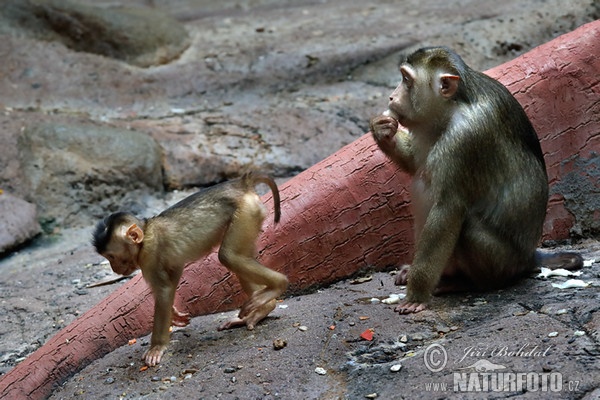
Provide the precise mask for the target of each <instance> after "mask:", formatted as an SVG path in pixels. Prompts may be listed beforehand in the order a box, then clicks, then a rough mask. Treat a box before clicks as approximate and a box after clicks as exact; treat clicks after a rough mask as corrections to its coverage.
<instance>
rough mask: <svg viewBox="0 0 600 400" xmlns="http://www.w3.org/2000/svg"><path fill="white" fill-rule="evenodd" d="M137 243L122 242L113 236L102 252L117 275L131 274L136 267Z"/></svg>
mask: <svg viewBox="0 0 600 400" xmlns="http://www.w3.org/2000/svg"><path fill="white" fill-rule="evenodd" d="M138 252H139V245H137V244H132V243H123V239H121V238H117V237H113V239H112V241H111V242H110V243H109V245H108V246H107V248H106V251H105V252H104V253H103V254H102V256H103V257H105V258H106V259H107V260H108V261H109V262H110V267H111V268H112V270H113V271H114V272H115V273H117V274H119V275H131V274H132V273H133V272H134V271H135V270H136V269H138V268H139V266H138V265H137V255H138Z"/></svg>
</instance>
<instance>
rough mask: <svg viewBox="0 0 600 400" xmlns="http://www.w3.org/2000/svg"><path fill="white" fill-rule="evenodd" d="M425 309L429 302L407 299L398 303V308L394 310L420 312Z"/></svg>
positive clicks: (409, 312) (400, 312)
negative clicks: (416, 301)
mask: <svg viewBox="0 0 600 400" xmlns="http://www.w3.org/2000/svg"><path fill="white" fill-rule="evenodd" d="M425 309H427V304H424V303H413V302H409V301H405V302H402V303H400V304H398V305H397V306H396V308H394V311H396V312H397V313H399V314H411V313H418V312H420V311H423V310H425Z"/></svg>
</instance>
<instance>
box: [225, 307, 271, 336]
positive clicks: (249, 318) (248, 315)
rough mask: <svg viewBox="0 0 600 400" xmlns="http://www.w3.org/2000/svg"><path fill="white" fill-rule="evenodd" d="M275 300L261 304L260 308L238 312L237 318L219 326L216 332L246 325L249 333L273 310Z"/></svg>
mask: <svg viewBox="0 0 600 400" xmlns="http://www.w3.org/2000/svg"><path fill="white" fill-rule="evenodd" d="M275 305H276V301H275V299H273V300H271V301H269V302H267V303H266V304H263V305H262V306H261V307H258V308H255V309H253V310H246V311H245V312H244V313H242V311H240V313H239V314H238V316H237V317H235V318H232V319H230V320H229V321H227V322H225V323H223V324H222V325H221V326H219V328H218V330H220V331H222V330H224V329H231V328H236V327H238V326H244V325H246V328H248V330H249V331H251V330H253V329H254V327H255V326H256V324H257V323H259V322H260V321H262V320H263V319H264V318H265V317H266V316H267V315H269V313H270V312H271V311H273V310H274V309H275Z"/></svg>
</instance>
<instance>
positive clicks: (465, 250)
mask: <svg viewBox="0 0 600 400" xmlns="http://www.w3.org/2000/svg"><path fill="white" fill-rule="evenodd" d="M400 73H401V75H402V81H401V82H400V84H399V85H398V87H397V88H396V90H394V92H393V93H392V94H391V96H390V101H389V105H388V107H389V109H388V110H386V111H385V112H384V113H383V114H382V115H380V116H377V117H375V118H373V119H372V120H371V121H370V128H371V132H372V133H373V138H374V139H375V141H376V142H377V145H378V146H379V148H380V149H381V150H382V151H383V152H384V153H385V154H386V155H387V156H388V157H389V158H390V159H391V160H392V161H393V162H395V163H396V164H397V165H398V166H399V167H400V168H401V169H403V170H404V171H406V172H408V173H409V174H410V175H412V188H411V196H412V200H411V202H412V208H413V213H414V222H415V239H416V240H415V243H416V248H415V256H414V260H413V263H412V265H411V266H410V267H408V266H405V267H403V268H402V269H401V271H400V273H399V275H398V276H397V279H396V283H397V284H406V285H407V297H406V300H405V301H404V302H403V303H401V304H400V305H398V306H397V307H396V309H395V310H396V311H397V312H399V313H401V314H407V313H414V312H419V311H421V310H423V309H425V308H426V306H427V303H428V301H429V299H430V296H431V294H432V293H433V292H434V290H435V291H436V293H443V292H448V291H459V290H470V289H474V290H487V289H493V288H499V287H503V286H505V285H508V284H510V283H511V282H513V281H514V280H515V279H516V278H518V277H520V276H522V275H525V274H527V273H529V272H531V271H533V270H534V269H535V268H536V267H537V266H539V264H540V263H541V258H542V256H541V254H540V253H539V252H536V247H537V245H538V243H539V241H540V238H541V234H542V224H543V222H544V218H545V215H546V203H547V201H548V178H547V175H546V167H545V163H544V157H543V154H542V149H541V147H540V143H539V140H538V137H537V134H536V132H535V130H534V128H533V126H532V125H531V122H530V121H529V119H528V118H527V115H526V114H525V112H524V110H523V108H522V107H521V105H520V104H519V103H518V102H517V100H516V99H515V98H514V97H513V96H512V95H511V93H510V92H509V91H508V90H507V89H506V88H505V87H504V86H503V85H502V84H501V83H499V82H498V81H496V80H494V79H492V78H490V77H488V76H487V75H485V74H483V73H481V72H477V71H474V70H473V69H471V68H469V67H468V66H467V65H466V64H465V63H464V61H463V60H462V59H461V58H460V57H459V56H458V55H457V54H456V53H454V52H453V51H452V50H450V49H448V48H445V47H431V48H423V49H420V50H417V51H416V52H414V53H412V54H411V55H409V56H408V57H407V59H406V61H405V62H404V63H403V64H402V65H401V66H400ZM544 257H546V258H547V259H546V260H544V261H545V262H544V264H545V265H549V266H551V267H556V266H560V267H562V268H568V269H576V268H579V267H581V265H582V262H583V260H582V258H581V256H580V255H578V254H574V253H557V254H553V255H550V256H549V257H548V256H544ZM547 262H549V263H550V264H547Z"/></svg>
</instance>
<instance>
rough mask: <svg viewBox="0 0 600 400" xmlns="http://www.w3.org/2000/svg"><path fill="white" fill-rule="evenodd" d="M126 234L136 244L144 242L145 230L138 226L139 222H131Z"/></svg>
mask: <svg viewBox="0 0 600 400" xmlns="http://www.w3.org/2000/svg"><path fill="white" fill-rule="evenodd" d="M125 235H126V237H127V238H129V240H131V241H132V242H133V243H136V244H139V243H142V241H143V240H144V231H143V230H142V229H141V228H140V227H139V226H137V224H131V225H130V226H129V228H127V232H126V233H125Z"/></svg>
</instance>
